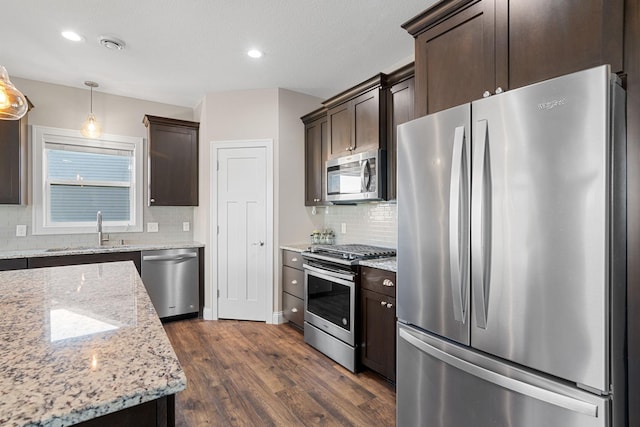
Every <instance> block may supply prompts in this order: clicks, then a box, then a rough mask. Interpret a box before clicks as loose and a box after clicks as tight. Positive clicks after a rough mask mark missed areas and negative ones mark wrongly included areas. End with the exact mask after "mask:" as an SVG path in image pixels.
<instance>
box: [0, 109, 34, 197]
mask: <svg viewBox="0 0 640 427" xmlns="http://www.w3.org/2000/svg"><path fill="white" fill-rule="evenodd" d="M27 103H28V105H29V110H31V109H32V108H33V104H31V102H30V101H29V99H27ZM28 115H29V113H28V112H27V114H25V115H24V116H23V117H22V118H21V119H20V120H0V204H2V205H26V204H27V191H28V188H27V187H28V165H27V155H28V154H27V147H28V145H29V144H28V141H27V133H28V132H27V123H28V118H27V117H28Z"/></svg>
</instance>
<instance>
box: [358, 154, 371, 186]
mask: <svg viewBox="0 0 640 427" xmlns="http://www.w3.org/2000/svg"><path fill="white" fill-rule="evenodd" d="M360 184H361V185H362V191H365V192H366V191H369V186H370V185H371V165H370V164H369V159H367V160H365V161H364V162H362V166H361V167H360Z"/></svg>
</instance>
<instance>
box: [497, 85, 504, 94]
mask: <svg viewBox="0 0 640 427" xmlns="http://www.w3.org/2000/svg"><path fill="white" fill-rule="evenodd" d="M502 92H503V91H502V88H501V87H500V86H498V87H497V88H496V95H497V94H499V93H502Z"/></svg>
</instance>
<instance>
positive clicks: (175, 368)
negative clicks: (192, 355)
mask: <svg viewBox="0 0 640 427" xmlns="http://www.w3.org/2000/svg"><path fill="white" fill-rule="evenodd" d="M185 387H186V377H185V374H184V372H183V370H182V367H181V366H180V363H179V362H178V359H177V357H176V355H175V353H174V351H173V348H172V347H171V344H170V343H169V340H168V338H167V336H166V334H165V331H164V329H163V327H162V324H161V323H160V320H159V319H158V316H157V315H156V312H155V310H154V308H153V305H152V303H151V300H150V299H149V296H148V295H147V292H146V290H145V287H144V285H143V283H142V281H141V279H140V276H139V275H138V273H137V271H136V268H135V266H134V264H133V263H132V262H130V261H128V262H112V263H104V264H86V265H77V266H66V267H52V268H40V269H31V270H15V271H4V272H0V425H3V426H5V425H7V426H24V425H35V426H67V425H73V424H78V423H80V425H88V426H98V425H136V426H146V425H150V426H160V425H162V426H167V425H169V426H170V425H173V423H174V394H175V393H177V392H179V391H181V390H184V389H185Z"/></svg>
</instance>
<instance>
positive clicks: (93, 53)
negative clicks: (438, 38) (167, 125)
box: [0, 0, 436, 107]
mask: <svg viewBox="0 0 640 427" xmlns="http://www.w3.org/2000/svg"><path fill="white" fill-rule="evenodd" d="M435 2H436V0H392V1H390V0H55V1H53V0H17V1H10V2H7V4H5V5H3V6H2V17H1V21H2V24H1V25H0V40H2V43H1V44H0V64H1V65H4V66H5V67H6V68H7V70H8V71H9V75H10V76H11V77H13V76H16V77H22V78H26V79H31V80H38V81H43V82H48V83H55V84H61V85H65V86H72V87H85V86H84V84H83V83H84V81H85V80H94V81H96V82H98V83H99V84H100V87H99V88H98V89H97V91H102V92H106V93H111V94H115V95H122V96H129V97H133V98H140V99H146V100H150V101H156V102H164V103H168V104H174V105H181V106H186V107H195V106H197V104H198V103H199V102H200V101H201V99H202V98H203V96H204V94H205V93H210V92H220V91H235V90H243V89H258V88H275V87H280V88H285V89H290V90H293V91H297V92H302V93H306V94H310V95H315V96H318V97H320V98H328V97H330V96H332V95H335V94H337V93H339V92H341V91H343V90H345V89H347V88H349V87H351V86H353V85H355V84H357V83H360V82H361V81H364V80H366V79H368V78H369V77H372V76H373V75H375V74H376V73H378V72H381V71H382V72H385V71H386V72H389V71H391V70H393V69H394V68H397V67H399V66H401V65H404V64H405V63H407V62H409V61H411V60H412V55H413V38H412V37H411V36H410V35H409V34H408V33H407V32H406V31H405V30H403V29H402V28H401V27H400V25H401V24H402V23H404V22H406V21H407V20H409V19H410V18H412V17H414V16H415V15H417V14H418V13H420V12H422V11H423V10H425V9H427V8H428V7H430V6H431V5H432V4H433V3H435ZM67 29H72V30H74V31H76V32H77V33H79V34H81V35H82V36H83V37H84V38H85V41H84V42H81V43H73V42H70V41H68V40H66V39H64V38H62V36H61V35H60V32H61V31H63V30H67ZM102 34H108V35H112V36H115V37H117V38H119V39H122V40H124V41H125V42H126V49H125V50H124V51H113V50H109V49H106V48H104V47H103V46H101V45H100V44H99V43H98V36H99V35H102ZM252 47H257V48H259V49H261V50H263V51H264V52H265V55H264V57H263V58H261V59H260V60H255V59H251V58H249V57H248V56H247V55H246V51H247V50H248V49H249V48H252Z"/></svg>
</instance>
